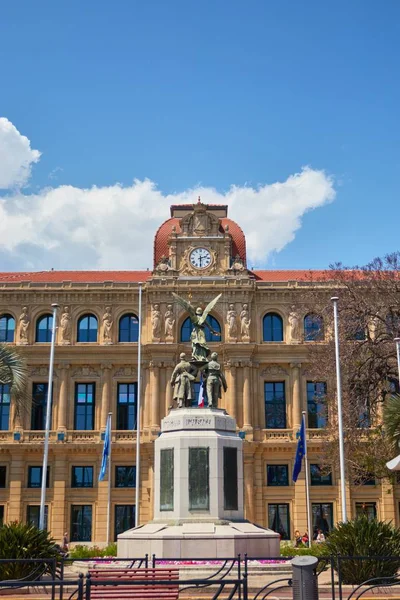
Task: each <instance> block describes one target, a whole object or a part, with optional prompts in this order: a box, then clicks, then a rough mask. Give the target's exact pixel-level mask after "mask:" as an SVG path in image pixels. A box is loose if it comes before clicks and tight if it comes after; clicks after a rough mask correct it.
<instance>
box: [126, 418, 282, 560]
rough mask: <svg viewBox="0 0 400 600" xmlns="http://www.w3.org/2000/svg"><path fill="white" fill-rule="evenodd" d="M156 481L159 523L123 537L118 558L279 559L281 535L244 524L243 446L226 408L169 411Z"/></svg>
mask: <svg viewBox="0 0 400 600" xmlns="http://www.w3.org/2000/svg"><path fill="white" fill-rule="evenodd" d="M154 478H155V482H154V484H155V485H154V521H152V522H151V523H148V524H146V525H142V526H139V527H136V528H134V529H130V530H128V531H125V532H124V533H122V534H120V535H119V536H118V556H121V557H122V556H123V557H139V556H144V555H145V554H146V553H148V554H149V555H151V554H153V553H154V554H156V556H157V557H159V558H162V557H164V558H207V557H209V558H219V557H221V558H225V557H234V556H236V555H237V554H239V553H241V554H244V553H247V554H248V555H249V556H279V535H278V534H277V533H275V532H273V531H271V530H269V529H264V528H262V527H258V526H256V525H254V524H253V523H250V522H248V521H245V520H244V519H243V514H244V506H243V440H242V439H241V438H239V436H238V435H237V433H236V422H235V419H233V418H232V417H230V416H229V415H227V414H226V412H225V411H224V410H221V409H213V408H204V409H199V408H181V409H175V410H171V412H170V414H169V415H168V416H167V417H165V418H164V419H163V420H162V422H161V434H160V436H159V437H158V439H157V440H156V441H155V468H154Z"/></svg>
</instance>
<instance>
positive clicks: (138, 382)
mask: <svg viewBox="0 0 400 600" xmlns="http://www.w3.org/2000/svg"><path fill="white" fill-rule="evenodd" d="M141 332H142V283H141V282H140V283H139V328H138V370H137V372H138V381H137V398H136V482H135V486H136V489H135V527H138V526H139V519H140V515H139V510H140V507H139V503H140V493H139V487H140V395H141V377H142V364H141V363H142V335H141Z"/></svg>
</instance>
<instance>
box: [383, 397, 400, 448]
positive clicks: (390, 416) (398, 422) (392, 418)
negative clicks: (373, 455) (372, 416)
mask: <svg viewBox="0 0 400 600" xmlns="http://www.w3.org/2000/svg"><path fill="white" fill-rule="evenodd" d="M383 425H384V428H385V433H386V435H387V437H388V440H389V442H390V443H391V444H392V445H393V450H394V452H399V449H400V395H399V394H392V395H391V396H389V398H387V400H386V402H385V405H384V408H383Z"/></svg>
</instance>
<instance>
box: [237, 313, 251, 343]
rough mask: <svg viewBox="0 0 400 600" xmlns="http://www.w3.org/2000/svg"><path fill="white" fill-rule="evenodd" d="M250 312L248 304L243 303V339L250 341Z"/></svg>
mask: <svg viewBox="0 0 400 600" xmlns="http://www.w3.org/2000/svg"><path fill="white" fill-rule="evenodd" d="M250 324H251V319H250V313H249V306H248V304H243V308H242V311H241V313H240V333H241V335H242V340H246V341H248V340H249V339H250Z"/></svg>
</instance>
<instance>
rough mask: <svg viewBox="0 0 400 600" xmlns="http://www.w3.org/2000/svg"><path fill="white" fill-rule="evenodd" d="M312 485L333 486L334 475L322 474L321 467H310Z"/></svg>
mask: <svg viewBox="0 0 400 600" xmlns="http://www.w3.org/2000/svg"><path fill="white" fill-rule="evenodd" d="M310 475H311V477H310V479H311V485H332V473H323V472H321V467H320V466H319V465H315V464H314V465H310Z"/></svg>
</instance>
